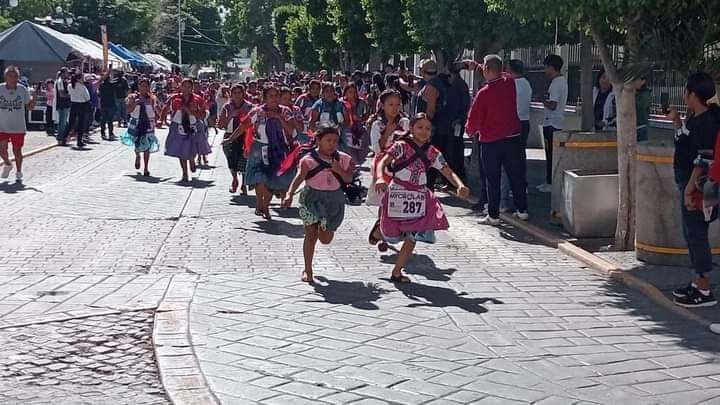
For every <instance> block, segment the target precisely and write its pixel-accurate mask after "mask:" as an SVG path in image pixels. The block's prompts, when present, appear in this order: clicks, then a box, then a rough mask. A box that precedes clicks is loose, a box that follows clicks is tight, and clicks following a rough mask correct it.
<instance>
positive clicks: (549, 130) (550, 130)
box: [543, 126, 559, 184]
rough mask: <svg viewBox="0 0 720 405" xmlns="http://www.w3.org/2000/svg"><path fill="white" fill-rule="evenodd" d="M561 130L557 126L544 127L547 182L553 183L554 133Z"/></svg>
mask: <svg viewBox="0 0 720 405" xmlns="http://www.w3.org/2000/svg"><path fill="white" fill-rule="evenodd" d="M555 131H559V129H556V128H555V127H551V126H550V127H543V139H544V140H545V182H546V183H547V184H552V169H553V162H552V160H553V135H554V134H555Z"/></svg>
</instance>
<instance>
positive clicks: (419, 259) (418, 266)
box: [380, 254, 457, 281]
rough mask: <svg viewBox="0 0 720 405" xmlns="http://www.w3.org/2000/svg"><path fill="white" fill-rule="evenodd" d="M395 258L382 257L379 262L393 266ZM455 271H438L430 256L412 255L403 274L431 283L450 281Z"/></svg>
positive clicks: (393, 256)
mask: <svg viewBox="0 0 720 405" xmlns="http://www.w3.org/2000/svg"><path fill="white" fill-rule="evenodd" d="M397 257H398V255H397V254H392V255H383V256H380V261H381V262H383V263H385V264H395V262H396V261H397ZM456 271H457V269H439V268H438V267H437V266H436V265H435V262H434V261H433V260H432V259H431V258H430V256H427V255H419V254H414V255H412V257H410V261H408V264H407V266H405V273H407V274H413V275H417V276H423V277H425V278H426V279H428V280H432V281H450V276H452V275H453V274H454V273H455V272H456Z"/></svg>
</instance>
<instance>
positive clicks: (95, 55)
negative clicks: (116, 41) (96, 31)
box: [36, 25, 130, 70]
mask: <svg viewBox="0 0 720 405" xmlns="http://www.w3.org/2000/svg"><path fill="white" fill-rule="evenodd" d="M36 26H37V27H38V28H39V29H41V30H44V31H46V32H47V33H48V34H50V35H52V36H54V37H55V38H58V39H60V40H61V41H63V42H65V43H66V44H68V45H69V46H70V47H71V48H72V49H73V52H75V53H77V54H80V55H82V56H85V57H88V58H90V59H95V60H99V61H102V60H103V49H102V45H100V44H99V43H97V42H95V41H93V40H90V39H87V38H84V37H81V36H79V35H75V34H65V33H62V32H60V31H56V30H54V29H52V28H49V27H45V26H42V25H36ZM108 61H110V62H112V64H113V68H115V69H121V70H130V64H129V63H128V62H127V61H126V60H124V59H122V58H121V57H119V56H118V55H116V54H115V53H113V52H112V51H110V50H108Z"/></svg>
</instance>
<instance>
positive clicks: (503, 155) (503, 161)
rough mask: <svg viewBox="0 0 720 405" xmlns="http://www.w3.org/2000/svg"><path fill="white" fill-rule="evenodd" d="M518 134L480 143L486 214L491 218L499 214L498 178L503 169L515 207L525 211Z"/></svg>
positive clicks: (525, 204) (525, 195)
mask: <svg viewBox="0 0 720 405" xmlns="http://www.w3.org/2000/svg"><path fill="white" fill-rule="evenodd" d="M521 142H522V140H521V137H520V136H515V137H512V138H507V139H503V140H502V141H497V142H490V143H482V144H480V159H481V160H482V168H483V171H484V172H485V180H486V184H487V196H488V214H489V215H490V217H491V218H498V217H499V216H500V178H501V173H502V170H503V169H504V170H505V172H506V173H507V175H508V180H510V189H511V190H512V193H513V203H514V204H515V209H517V210H518V211H520V212H527V191H526V190H525V184H524V182H523V173H522V172H523V168H522V167H523V160H522V156H521V153H520V151H521V149H520V143H521Z"/></svg>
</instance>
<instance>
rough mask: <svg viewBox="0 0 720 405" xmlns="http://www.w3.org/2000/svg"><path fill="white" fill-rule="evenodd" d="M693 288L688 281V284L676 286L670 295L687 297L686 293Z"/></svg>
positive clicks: (688, 293)
mask: <svg viewBox="0 0 720 405" xmlns="http://www.w3.org/2000/svg"><path fill="white" fill-rule="evenodd" d="M693 289H695V286H693V283H688V285H686V286H685V287H679V288H676V289H675V290H674V291H673V293H672V295H673V296H675V298H683V297H687V296H688V295H690V291H692V290H693Z"/></svg>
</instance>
